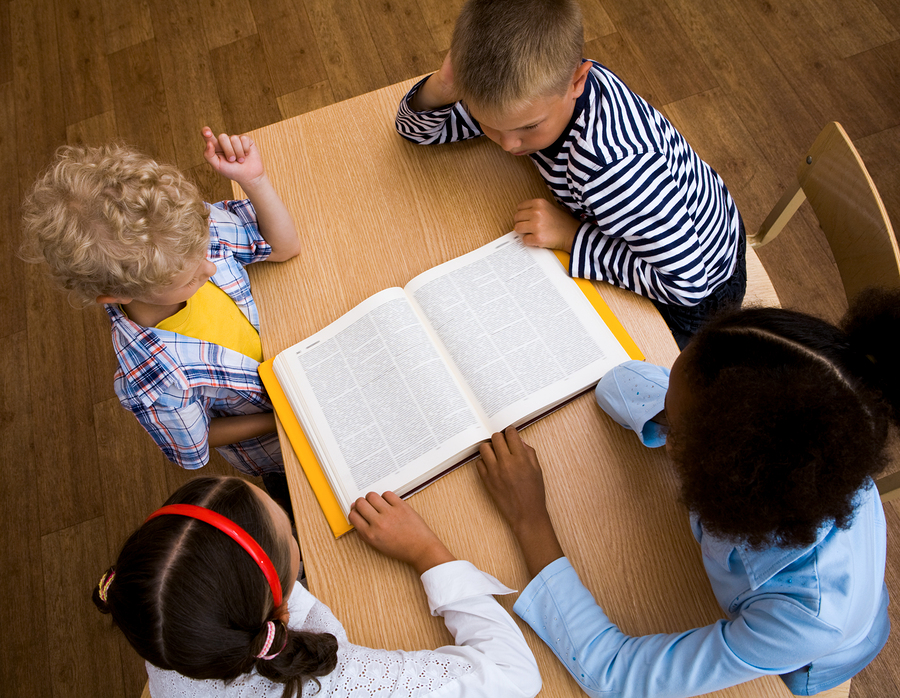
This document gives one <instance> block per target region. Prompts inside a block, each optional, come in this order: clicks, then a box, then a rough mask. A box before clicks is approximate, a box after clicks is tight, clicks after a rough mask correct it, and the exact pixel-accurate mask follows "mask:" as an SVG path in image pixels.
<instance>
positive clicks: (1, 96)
mask: <svg viewBox="0 0 900 698" xmlns="http://www.w3.org/2000/svg"><path fill="white" fill-rule="evenodd" d="M2 9H3V8H0V10H2ZM16 141H17V133H16V100H15V91H14V86H13V83H12V82H6V83H3V84H0V190H2V191H3V192H5V194H4V196H2V197H0V230H5V231H8V232H7V234H5V235H2V236H0V254H2V255H3V258H4V259H8V260H10V263H9V264H8V265H7V267H6V269H5V272H4V274H5V276H6V278H5V283H4V285H3V290H2V292H0V337H8V336H9V335H11V334H14V333H16V332H22V331H24V330H25V329H26V321H25V264H24V263H23V262H22V261H21V260H19V259H17V258H16V253H17V251H18V249H19V245H20V244H21V241H22V237H21V235H20V234H19V230H20V224H19V191H18V187H19V178H18V176H17V173H16V169H17V162H16V152H17V148H16V145H17V143H16Z"/></svg>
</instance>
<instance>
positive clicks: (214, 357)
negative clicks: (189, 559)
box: [106, 200, 284, 475]
mask: <svg viewBox="0 0 900 698" xmlns="http://www.w3.org/2000/svg"><path fill="white" fill-rule="evenodd" d="M209 209H210V218H209V251H208V257H209V259H210V260H211V261H212V262H213V263H214V264H215V265H216V269H217V271H216V273H215V275H213V277H212V279H211V281H212V282H213V283H214V284H216V286H218V287H219V288H221V289H222V290H223V291H225V293H227V294H228V296H229V297H230V298H231V299H232V300H233V301H234V302H235V303H236V304H237V306H238V308H240V310H241V312H242V313H243V314H244V315H245V316H246V318H247V319H248V320H249V321H250V323H251V324H252V325H253V326H254V327H255V328H256V331H257V332H258V331H259V312H258V311H257V309H256V304H255V303H254V302H253V296H251V295H250V280H249V278H248V277H247V272H246V271H245V270H244V265H246V264H251V263H253V262H258V261H260V260H263V259H265V258H266V257H268V256H269V254H271V252H272V248H271V247H269V245H268V243H267V242H266V241H265V240H264V239H263V238H262V236H261V235H260V233H259V227H258V225H257V222H256V211H255V210H254V209H253V205H252V204H251V203H250V202H249V201H246V200H245V201H223V202H221V203H218V204H213V205H211V206H209ZM106 312H107V313H108V314H109V318H110V321H111V322H112V340H113V346H114V347H115V351H116V359H117V360H118V362H119V368H118V370H117V371H116V375H115V390H116V395H117V396H118V397H119V400H120V402H121V403H122V406H123V407H125V409H127V410H130V411H131V412H133V413H134V415H135V417H137V419H138V421H139V422H140V423H141V425H142V426H143V427H144V428H145V429H146V430H147V432H148V433H149V434H150V436H151V437H153V440H154V441H155V442H156V443H157V445H158V446H159V447H160V448H161V449H162V452H163V453H164V454H165V455H166V458H168V459H169V460H171V461H172V462H173V463H176V464H177V465H180V466H181V467H182V468H187V469H189V470H193V469H195V468H200V467H202V466H204V465H206V463H208V462H209V440H208V437H209V420H210V419H211V418H213V417H225V416H230V415H242V414H254V413H258V412H271V411H272V403H271V402H270V401H269V397H268V395H266V392H265V390H264V388H263V386H262V383H261V382H260V379H259V374H258V373H257V368H258V366H259V364H258V363H257V362H256V361H254V360H253V359H251V358H249V357H247V356H244V355H243V354H241V353H240V352H237V351H234V350H232V349H227V348H225V347H222V346H219V345H218V344H212V343H210V342H205V341H202V340H199V339H194V338H192V337H185V336H184V335H180V334H176V333H175V332H169V331H166V330H159V329H156V328H153V327H142V326H140V325H138V324H137V323H135V322H132V321H131V320H130V319H129V318H128V316H127V315H125V313H124V312H122V310H121V309H120V308H119V306H118V305H107V306H106ZM217 450H218V451H219V453H221V454H222V456H223V457H224V458H225V460H227V461H228V462H229V463H231V464H232V465H233V466H234V467H235V468H237V469H238V470H240V471H242V472H244V473H247V474H249V475H260V474H261V473H264V472H282V471H284V462H283V460H282V457H281V447H280V445H279V443H278V437H277V435H276V434H274V433H272V434H267V435H265V436H262V437H259V438H254V439H247V440H246V441H241V442H240V443H237V444H230V445H228V446H221V447H218V449H217Z"/></svg>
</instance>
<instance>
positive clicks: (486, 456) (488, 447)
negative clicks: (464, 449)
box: [478, 441, 497, 470]
mask: <svg viewBox="0 0 900 698" xmlns="http://www.w3.org/2000/svg"><path fill="white" fill-rule="evenodd" d="M478 452H479V453H480V454H481V460H483V461H485V466H486V467H487V469H488V470H493V468H494V466H495V465H496V464H497V454H496V453H494V446H493V444H491V443H488V442H487V441H485V442H484V443H483V444H481V445H480V446H479V447H478Z"/></svg>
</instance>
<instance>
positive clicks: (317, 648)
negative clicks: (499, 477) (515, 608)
mask: <svg viewBox="0 0 900 698" xmlns="http://www.w3.org/2000/svg"><path fill="white" fill-rule="evenodd" d="M351 523H353V524H354V525H355V526H356V529H357V531H358V533H359V535H361V536H362V537H363V540H365V541H366V542H367V543H369V544H370V545H372V546H373V547H374V548H376V549H377V550H379V551H381V552H382V553H384V554H386V555H388V556H390V557H393V558H395V559H398V560H400V561H402V562H406V563H408V564H410V565H411V566H412V567H413V568H414V569H415V570H416V571H417V572H418V573H419V574H420V575H421V578H422V583H423V585H424V587H425V591H426V593H427V595H428V602H429V606H430V608H431V611H432V612H433V613H435V614H437V615H441V616H443V617H444V618H445V619H446V621H447V625H448V629H450V630H451V632H452V633H454V638H455V640H456V643H457V646H455V647H443V648H439V649H436V650H424V651H419V652H401V651H389V650H376V649H369V648H367V647H360V646H357V645H353V644H351V643H350V642H349V641H348V640H347V635H346V633H345V632H344V629H343V627H342V626H341V624H340V623H339V622H338V620H337V619H336V618H335V617H334V616H333V615H332V614H331V612H330V611H329V610H328V609H327V608H326V607H325V606H324V605H323V604H322V603H320V602H319V601H317V600H316V599H315V597H313V596H312V595H311V594H310V593H309V592H308V591H307V590H306V589H305V588H304V587H303V586H302V585H300V584H296V583H295V581H296V579H297V575H298V573H299V569H300V549H299V547H298V545H297V541H296V540H295V539H294V537H293V536H292V534H291V524H290V521H289V520H288V517H287V515H286V514H285V512H284V511H283V510H282V509H281V508H280V507H279V506H278V505H277V504H276V503H275V502H274V501H273V500H272V499H271V498H270V497H269V496H268V495H266V494H265V493H264V492H263V491H262V490H260V489H259V488H257V487H255V486H253V485H251V484H250V483H248V482H246V481H245V480H241V479H239V478H210V477H202V478H196V479H194V480H191V481H190V482H188V483H187V484H185V485H184V486H182V487H181V488H179V489H178V491H176V492H175V494H173V495H172V496H171V497H170V498H169V500H168V501H167V502H166V505H165V506H163V508H162V509H159V510H158V511H156V512H154V513H153V514H152V515H151V516H150V517H149V518H148V519H147V520H146V521H145V522H144V524H143V525H142V526H141V527H140V528H139V529H138V530H137V531H135V532H134V533H133V534H132V535H131V537H130V538H129V539H128V541H127V542H126V543H125V546H124V547H123V549H122V552H121V553H120V554H119V559H118V561H117V562H116V564H115V566H113V567H111V568H110V569H109V570H107V572H106V573H105V574H104V575H103V577H102V578H101V579H100V583H99V584H98V585H97V587H96V588H95V589H94V595H93V598H94V603H95V604H96V605H97V606H98V608H100V610H101V611H103V612H104V613H111V614H112V617H113V620H114V621H115V623H116V625H118V627H119V628H120V629H121V630H122V632H123V633H124V634H125V637H126V638H127V639H128V641H129V642H130V643H131V646H132V647H134V649H135V650H136V651H137V652H138V654H140V655H141V657H143V658H144V659H145V660H146V661H147V671H148V674H149V676H150V693H151V694H152V695H153V696H154V698H164V697H165V696H190V697H194V698H204V697H206V696H253V697H254V698H260V697H263V696H271V697H272V698H274V697H276V696H281V697H283V698H288V697H289V696H297V697H298V698H300V697H301V696H302V697H306V696H313V695H321V696H326V695H327V696H352V695H356V694H357V691H360V690H363V691H364V692H365V694H366V695H367V696H370V695H371V696H375V695H378V696H385V697H386V696H396V697H397V698H401V697H404V698H405V697H410V698H411V697H412V696H431V695H434V696H438V695H439V696H441V698H451V697H453V696H485V697H486V698H495V697H496V696H504V698H506V697H509V698H514V697H518V696H522V697H531V696H534V695H536V694H537V692H538V691H539V690H540V688H541V680H540V676H539V674H538V670H537V665H536V663H535V661H534V657H533V655H532V654H531V651H530V650H529V649H528V645H527V644H526V643H525V639H524V638H523V637H522V633H521V632H520V631H519V629H518V627H517V626H516V624H515V622H514V621H513V620H512V618H511V617H510V616H509V614H507V613H506V611H504V610H503V608H502V607H501V606H500V604H498V603H497V602H496V601H495V600H494V599H493V597H492V595H493V594H505V593H510V592H511V590H510V589H507V588H506V587H505V586H503V585H502V584H500V583H499V582H498V581H497V580H496V579H494V578H493V577H491V576H490V575H487V574H485V573H483V572H481V571H479V570H478V569H477V568H475V567H474V566H473V565H472V564H471V563H469V562H465V561H462V560H456V559H455V558H454V557H453V555H452V554H451V553H450V551H449V550H448V549H447V548H446V547H445V546H444V544H443V543H442V542H441V541H440V539H439V538H438V537H437V536H436V535H435V534H434V533H433V532H432V531H431V529H429V528H428V526H427V524H426V523H425V522H424V521H423V520H422V519H421V518H420V517H419V516H418V514H416V513H415V512H414V511H413V509H412V508H410V507H409V505H408V504H406V503H405V502H404V501H402V500H401V499H400V498H399V497H397V496H396V495H394V494H393V493H392V492H386V493H385V494H384V496H383V497H382V496H379V495H376V494H374V493H372V494H369V495H368V496H367V497H366V498H365V499H359V500H358V501H357V502H356V504H355V505H354V509H353V511H352V512H351ZM401 532H402V533H401ZM476 640H477V642H476Z"/></svg>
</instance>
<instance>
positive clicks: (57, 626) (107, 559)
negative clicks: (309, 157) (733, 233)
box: [0, 0, 900, 698]
mask: <svg viewBox="0 0 900 698" xmlns="http://www.w3.org/2000/svg"><path fill="white" fill-rule="evenodd" d="M459 5H460V0H389V1H388V0H383V1H379V2H375V1H374V0H342V1H341V2H336V1H334V0H134V1H126V2H121V1H120V0H0V191H2V192H3V195H2V197H0V229H2V234H0V249H2V251H3V253H4V257H5V258H7V259H8V260H9V264H8V266H7V267H6V268H5V271H4V272H3V274H2V286H0V388H2V391H0V395H2V403H0V438H2V459H3V467H2V469H0V482H2V490H0V491H2V499H0V520H2V532H3V543H4V544H3V553H2V560H0V562H2V572H0V600H2V601H0V628H2V629H3V631H2V634H3V640H2V643H0V644H2V650H0V653H2V656H0V694H2V695H4V696H7V695H9V696H12V695H16V696H23V697H31V696H41V697H43V696H53V697H55V698H62V697H63V696H86V697H92V698H93V697H95V696H105V697H106V698H119V697H125V696H134V697H136V696H138V695H139V694H140V691H141V687H142V684H143V682H144V674H143V669H142V665H141V663H140V662H139V661H138V660H137V658H136V656H135V655H134V653H133V652H132V651H131V650H130V649H129V648H128V647H127V645H126V644H125V643H124V641H122V640H121V638H120V637H119V636H118V635H117V634H116V633H115V632H113V631H112V630H111V628H110V624H109V621H108V619H107V618H106V617H103V616H101V615H100V614H99V613H97V612H96V611H95V609H94V608H93V605H92V604H91V603H90V601H89V598H88V597H89V594H90V591H91V588H92V586H93V585H94V584H95V583H96V581H97V579H98V578H99V575H100V574H101V572H102V571H103V570H104V569H105V568H106V567H107V565H109V564H110V563H111V562H112V560H113V556H114V554H115V552H116V550H117V548H118V546H119V545H120V544H121V542H122V540H123V538H124V536H125V535H126V533H127V532H128V531H130V529H132V528H133V527H134V526H135V525H137V524H138V523H139V522H140V521H141V520H142V518H143V517H144V516H145V515H146V514H147V513H148V512H149V511H150V510H151V509H153V508H154V507H156V506H157V505H159V504H160V503H161V502H162V500H163V499H164V498H165V496H166V495H167V494H168V493H169V492H171V491H172V490H173V489H174V488H175V487H176V486H177V485H178V484H179V483H180V482H182V481H183V480H184V479H185V478H186V477H188V476H189V474H186V473H183V472H181V471H179V470H178V469H177V468H176V467H175V466H172V465H170V464H168V463H167V462H166V461H165V460H164V459H163V457H162V456H161V455H160V454H159V452H158V451H157V449H156V448H155V446H154V445H153V444H152V443H151V441H150V439H149V437H147V436H146V435H145V434H144V433H143V431H142V430H141V429H140V428H139V427H138V426H137V424H136V423H135V422H134V420H133V419H132V418H131V416H130V415H129V414H128V413H126V412H125V411H124V410H122V409H121V408H120V407H119V405H118V402H117V400H116V399H115V397H114V395H113V391H112V374H113V370H114V361H113V357H112V351H111V346H110V340H109V334H108V328H107V324H108V323H107V321H106V319H105V314H104V313H103V312H102V311H101V310H100V309H99V308H90V309H88V310H84V311H82V310H77V309H73V308H71V307H69V306H68V305H67V303H66V301H65V299H64V298H63V297H62V296H61V295H59V294H58V293H56V292H54V291H53V290H51V289H50V288H49V287H48V285H47V283H46V282H45V279H44V275H43V270H42V269H40V268H33V267H29V266H27V265H25V264H23V263H21V262H20V261H18V260H17V259H16V257H15V253H16V248H17V246H18V241H19V230H18V215H19V214H18V205H19V201H20V200H21V197H22V196H23V195H24V193H25V192H26V191H27V190H28V188H29V186H30V184H31V182H32V181H33V180H34V178H35V176H36V175H37V174H38V173H39V172H40V171H41V169H42V168H43V167H44V166H45V165H46V164H47V163H48V162H49V160H50V159H51V157H52V155H53V152H54V150H55V149H56V148H57V147H58V146H59V145H61V144H64V143H76V142H91V143H99V142H101V141H106V140H110V139H114V138H115V139H121V140H124V141H127V142H129V143H132V144H135V145H137V146H139V147H141V148H143V149H144V150H146V151H148V152H149V153H151V154H152V155H154V156H157V157H158V158H160V159H164V160H167V161H170V162H174V163H176V164H177V165H178V166H179V167H181V168H183V169H184V170H186V171H187V172H188V173H189V174H190V176H191V177H192V178H193V179H194V180H195V181H196V182H197V183H198V184H199V185H200V187H201V188H202V191H203V192H204V194H205V195H206V196H207V197H208V199H209V200H212V201H215V200H218V199H221V198H224V197H226V196H227V195H228V192H229V185H228V183H227V182H224V181H222V180H217V179H216V178H215V177H214V176H213V175H212V174H211V173H210V171H209V170H208V169H207V167H206V165H205V163H204V161H203V158H202V155H201V141H200V138H199V135H198V134H199V131H200V128H201V127H202V126H204V125H207V124H208V125H210V126H211V127H212V128H213V129H214V130H215V131H217V132H219V131H222V130H227V131H230V132H239V131H244V130H249V129H253V128H256V127H259V126H264V125H266V124H269V123H272V122H275V121H278V120H281V119H284V118H288V117H291V116H294V115H296V114H300V113H303V112H305V111H308V110H311V109H316V108H318V107H321V106H325V105H327V104H330V103H332V102H335V101H338V100H343V99H347V98H349V97H353V96H354V95H358V94H361V93H364V92H367V91H369V90H373V89H376V88H379V87H382V86H385V85H388V84H391V83H394V82H397V81H399V80H403V79H406V78H409V77H412V76H415V75H418V74H421V73H425V72H428V71H431V70H434V69H436V68H437V67H438V66H439V65H440V61H441V58H442V56H443V53H444V52H445V51H446V49H447V48H448V46H449V40H450V33H451V29H452V25H453V19H454V17H455V15H456V12H457V10H458V7H459ZM583 5H584V8H585V30H586V40H587V47H586V50H585V54H586V55H587V56H589V57H592V58H595V59H598V60H600V61H601V62H603V63H605V64H606V65H608V66H609V67H611V68H613V69H614V70H615V71H617V72H618V73H619V74H620V75H621V76H622V77H623V78H624V79H625V81H626V82H628V83H629V84H630V85H631V87H632V88H633V89H635V91H637V92H639V93H640V94H642V95H644V96H645V97H646V98H647V99H649V100H650V101H651V102H652V103H653V104H654V105H656V106H657V107H658V108H661V109H663V110H664V111H665V113H666V114H667V115H668V116H669V117H670V118H671V119H672V120H673V121H674V122H675V124H676V125H677V126H678V127H679V128H680V129H681V130H682V131H683V132H684V133H685V134H686V135H687V137H688V139H689V140H690V141H691V142H692V144H693V145H694V147H695V148H696V150H697V151H698V152H699V153H700V154H701V156H703V157H704V158H705V159H706V160H707V161H708V162H710V163H711V164H712V165H713V167H715V169H716V170H718V172H719V173H720V174H721V175H722V176H723V177H724V179H725V181H726V182H727V184H728V186H729V188H730V189H731V191H732V193H733V194H734V197H735V199H736V200H737V202H738V206H739V207H740V209H741V211H742V213H743V216H744V219H745V221H746V224H747V229H748V230H749V231H752V230H754V229H755V228H756V227H758V225H759V224H760V222H761V221H762V219H763V217H764V215H765V213H766V212H767V211H768V208H769V207H770V206H771V205H772V204H774V202H775V201H776V200H777V199H778V196H779V195H780V191H781V187H782V186H783V185H784V184H785V183H786V182H787V180H788V178H789V177H790V176H791V173H792V170H793V169H794V166H795V163H796V161H797V159H798V157H799V156H800V155H801V154H802V153H803V152H804V150H805V148H806V147H807V146H808V145H809V144H810V143H811V142H812V140H813V138H814V137H815V135H816V133H817V132H818V131H819V129H820V128H821V127H822V125H823V124H824V123H825V122H827V121H830V120H838V121H840V122H841V123H842V124H843V125H844V126H845V128H846V129H847V131H848V133H849V134H850V136H851V138H852V139H853V140H854V141H855V143H856V144H857V146H858V148H859V150H860V152H861V153H862V156H863V159H864V160H865V161H866V163H867V164H868V166H869V169H870V171H871V173H872V177H873V178H874V180H875V182H876V184H877V186H878V188H879V189H880V191H881V193H882V195H883V197H884V199H885V203H886V205H887V208H888V211H889V213H890V215H891V216H892V218H893V220H894V221H895V225H900V165H898V163H900V89H898V84H900V3H898V2H897V0H583ZM284 147H285V148H290V147H291V144H290V143H285V144H284ZM338 195H340V196H347V195H352V183H349V182H348V191H346V192H340V193H339V194H338ZM511 218H512V216H510V220H511ZM761 256H762V258H763V262H764V264H765V265H766V267H767V269H768V270H769V272H770V274H771V275H772V277H773V280H774V282H775V284H776V288H777V289H778V291H779V293H780V295H781V297H782V299H783V301H784V303H785V305H787V306H791V307H799V308H803V309H807V310H810V311H813V312H818V313H821V314H823V315H825V316H827V317H830V318H836V317H838V316H839V315H840V313H841V311H842V303H843V301H842V296H841V294H840V293H839V292H838V291H837V289H838V288H839V286H838V283H837V279H836V276H835V272H834V269H833V264H832V262H831V261H830V259H829V257H828V254H827V252H825V250H824V243H823V242H822V240H821V238H820V237H818V235H817V232H816V230H815V228H814V226H813V225H812V224H811V223H810V222H809V218H808V217H807V218H806V219H805V220H804V221H802V222H801V224H800V226H799V230H797V231H796V232H795V234H793V235H789V234H787V233H786V234H784V235H783V236H782V238H780V239H779V240H777V241H775V242H774V243H772V244H771V245H770V246H769V247H767V248H766V249H765V250H763V251H762V254H761ZM210 469H211V470H213V471H215V472H228V468H227V466H225V465H224V464H223V463H222V462H221V461H216V462H215V463H213V464H211V465H210V466H209V467H208V468H207V471H208V470H210ZM887 513H888V524H889V528H890V530H889V537H890V541H889V550H888V558H889V572H888V585H889V587H891V589H892V591H893V594H894V597H895V603H894V605H893V606H892V607H891V610H892V617H893V619H894V624H895V627H900V611H898V609H900V516H898V506H897V504H892V505H889V506H888V512H887ZM301 537H302V532H301ZM896 695H900V633H898V632H895V633H894V636H893V637H892V638H891V640H890V642H889V643H888V646H887V648H886V649H885V650H884V651H883V652H882V653H881V655H880V656H879V658H878V659H877V660H876V661H875V662H874V663H873V664H872V665H871V666H869V667H868V668H867V669H865V670H864V671H863V672H862V673H861V674H860V675H859V677H858V678H857V679H855V680H854V682H853V688H852V692H851V696H853V698H881V697H882V696H896Z"/></svg>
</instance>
